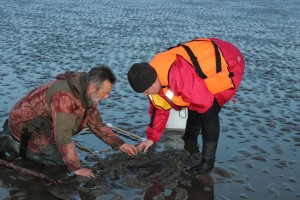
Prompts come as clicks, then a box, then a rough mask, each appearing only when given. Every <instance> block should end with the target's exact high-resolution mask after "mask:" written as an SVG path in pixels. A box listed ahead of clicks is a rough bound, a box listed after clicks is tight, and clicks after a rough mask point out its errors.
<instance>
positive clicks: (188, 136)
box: [181, 124, 200, 154]
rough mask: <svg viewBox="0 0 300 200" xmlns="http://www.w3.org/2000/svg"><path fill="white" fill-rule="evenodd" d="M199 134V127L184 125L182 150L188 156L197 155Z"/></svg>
mask: <svg viewBox="0 0 300 200" xmlns="http://www.w3.org/2000/svg"><path fill="white" fill-rule="evenodd" d="M199 132H200V126H191V125H188V124H187V125H186V128H185V133H184V135H183V136H182V137H181V138H182V139H183V141H184V149H185V150H187V151H188V152H189V153H190V154H195V153H199V145H198V141H197V138H198V135H199Z"/></svg>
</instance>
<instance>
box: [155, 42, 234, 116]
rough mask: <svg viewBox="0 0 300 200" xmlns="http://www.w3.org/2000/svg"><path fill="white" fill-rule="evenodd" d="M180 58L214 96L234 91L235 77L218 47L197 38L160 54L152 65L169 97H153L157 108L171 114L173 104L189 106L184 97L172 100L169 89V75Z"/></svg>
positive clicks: (175, 97) (176, 97)
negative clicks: (173, 64) (226, 91)
mask: <svg viewBox="0 0 300 200" xmlns="http://www.w3.org/2000/svg"><path fill="white" fill-rule="evenodd" d="M177 55H180V56H182V57H183V58H184V59H185V60H186V61H188V62H189V63H190V64H191V65H192V66H193V67H194V68H195V70H196V71H197V73H198V75H199V76H200V78H202V79H204V81H205V83H206V86H207V88H208V90H209V91H210V92H211V93H213V94H217V93H219V92H222V91H224V90H227V89H230V88H234V87H235V86H234V84H233V81H232V79H231V76H232V74H231V73H230V72H229V71H228V64H227V62H226V61H225V59H224V57H223V55H222V52H221V51H220V49H219V48H218V47H217V45H216V44H215V43H214V42H213V41H211V40H210V39H205V38H197V39H194V40H192V41H189V42H186V43H184V44H179V45H177V46H175V47H171V48H170V49H169V50H167V51H163V52H160V53H158V54H157V55H156V56H155V57H154V58H153V59H152V60H151V61H150V65H151V66H152V67H153V68H154V69H155V70H156V72H157V75H158V79H159V81H160V83H161V85H162V87H163V91H164V94H165V96H166V97H167V98H166V97H164V98H163V97H161V96H159V95H151V97H150V99H151V100H152V102H153V104H154V105H155V106H156V107H158V108H160V109H161V108H162V109H164V110H168V109H170V108H171V107H172V106H171V105H170V104H172V103H174V104H176V105H177V106H181V107H184V106H188V105H189V103H187V102H184V101H183V100H182V97H181V96H173V93H172V91H170V90H169V88H168V85H169V81H168V73H169V70H170V68H171V66H172V63H173V62H174V61H175V60H176V56H177Z"/></svg>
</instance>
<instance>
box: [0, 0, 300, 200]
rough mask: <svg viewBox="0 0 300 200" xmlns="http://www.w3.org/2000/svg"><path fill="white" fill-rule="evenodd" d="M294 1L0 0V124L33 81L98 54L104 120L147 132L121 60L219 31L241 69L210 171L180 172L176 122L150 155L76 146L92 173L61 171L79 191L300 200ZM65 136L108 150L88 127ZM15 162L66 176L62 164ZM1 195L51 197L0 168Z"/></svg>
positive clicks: (183, 157)
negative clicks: (108, 84)
mask: <svg viewBox="0 0 300 200" xmlns="http://www.w3.org/2000/svg"><path fill="white" fill-rule="evenodd" d="M299 10H300V3H299V1H298V0H290V1H280V0H271V1H268V2H267V1H258V0H249V1H238V0H225V1H209V0H201V1H198V0H139V1H134V0H115V1H109V0H85V1H82V0H79V1H75V0H51V1H49V0H46V1H41V0H29V1H22V0H13V1H11V0H1V2H0V27H1V32H0V69H1V70H0V131H2V128H1V126H2V124H3V123H4V122H5V120H6V119H7V118H8V114H9V112H10V109H11V108H12V107H13V105H14V104H15V103H16V102H17V101H18V100H19V99H20V98H22V97H23V96H24V95H25V94H26V93H28V92H29V91H30V90H32V89H34V88H35V87H37V86H39V85H41V84H43V83H46V82H48V81H51V80H53V79H54V77H55V76H56V75H57V74H59V73H63V72H65V71H66V70H71V71H85V72H87V71H89V69H90V68H91V67H94V66H97V65H99V64H104V65H107V66H109V67H110V68H111V69H112V70H113V71H114V72H115V74H116V75H117V78H118V82H117V84H116V85H115V87H114V89H113V91H112V93H111V96H110V98H109V99H108V100H105V101H103V102H102V103H101V105H99V110H100V112H101V114H102V117H103V119H104V121H105V122H106V123H112V124H114V125H115V126H117V127H120V128H122V129H125V130H127V131H130V132H132V133H134V134H136V135H139V136H141V137H145V133H144V132H145V129H146V126H147V124H148V122H149V116H148V101H147V98H146V97H144V96H143V95H142V94H137V93H135V92H134V91H133V90H132V89H131V88H130V86H129V84H128V82H127V71H128V69H129V68H130V66H131V65H132V64H133V63H135V62H144V61H150V60H151V58H152V57H153V56H154V55H155V54H156V53H158V52H160V51H163V50H166V49H167V48H169V47H171V46H175V45H177V44H179V43H182V42H185V41H189V40H192V39H194V38H196V37H217V38H220V39H223V40H227V41H229V42H232V43H233V44H234V45H236V46H237V47H238V48H239V49H240V50H241V52H242V53H243V55H244V56H245V60H246V70H245V73H244V77H243V80H242V82H241V86H240V88H239V90H238V92H237V94H236V96H235V98H236V102H235V103H234V102H233V101H230V102H228V103H227V104H226V105H225V106H224V107H223V108H222V110H221V113H220V119H221V134H220V139H219V145H218V150H217V160H216V164H215V169H214V170H213V171H212V172H211V173H209V174H205V175H201V176H198V177H196V178H191V177H189V176H186V175H185V174H184V173H182V172H183V171H184V170H185V169H186V168H188V167H189V166H191V165H193V164H195V163H197V162H199V160H198V159H199V157H198V155H197V154H194V155H190V154H189V153H188V152H187V151H186V150H184V143H183V141H182V140H181V138H180V136H181V135H183V133H184V130H171V129H168V130H166V132H165V134H164V135H163V138H162V140H161V141H160V142H158V143H157V144H156V145H155V146H154V148H153V149H151V151H150V152H149V153H147V154H145V153H143V154H140V155H138V156H136V157H135V158H129V157H127V156H125V154H122V153H120V152H118V151H104V152H102V153H97V154H92V153H89V152H86V151H84V150H81V149H78V152H79V154H80V158H81V160H82V162H83V163H84V165H85V166H87V167H90V168H92V169H93V170H94V171H95V173H96V176H97V177H96V179H93V180H87V179H83V178H80V177H77V178H73V177H71V180H70V181H71V182H72V184H74V185H76V186H77V188H78V190H79V193H80V198H81V199H101V200H106V199H113V200H116V199H118V200H119V199H124V200H137V199H145V200H148V199H180V200H181V199H182V200H183V199H189V200H194V199H195V200H198V199H207V200H213V199H215V200H236V199H241V200H248V199H249V200H252V199H255V200H257V199H264V200H269V199H280V200H281V199H289V200H297V199H300V192H299V188H300V175H299V170H300V164H299V147H300V84H299V80H300V66H299V63H300V56H299V55H300V27H299V25H300V12H299ZM116 132H117V134H118V135H120V137H122V138H123V139H124V140H125V141H126V142H128V143H131V144H135V143H138V142H139V140H137V139H134V138H132V137H128V136H126V135H125V134H122V133H121V132H119V131H116ZM74 140H76V142H78V143H79V144H81V145H84V146H86V147H89V148H91V149H93V150H97V151H102V150H106V149H109V148H110V147H109V146H107V145H106V144H104V143H103V142H102V141H100V140H98V139H97V138H96V137H95V136H94V135H93V134H92V133H90V132H89V131H83V132H81V133H80V134H79V135H77V136H76V137H75V138H74ZM198 141H199V144H200V146H201V141H202V140H201V138H200V137H199V138H198ZM15 164H18V165H20V166H23V167H27V168H31V169H34V170H36V171H39V172H41V173H44V174H48V175H51V176H53V177H55V178H61V177H66V173H65V169H64V168H63V167H57V168H56V167H55V168H53V167H45V166H40V165H36V164H34V163H31V162H24V161H22V160H16V161H15ZM66 178H68V177H66ZM210 189H213V191H208V190H210ZM0 199H31V200H35V199H39V200H40V199H44V200H48V199H49V200H50V199H56V198H55V197H54V196H53V195H51V194H50V193H49V192H48V191H47V190H46V188H45V187H44V185H43V181H40V180H37V179H35V178H32V177H30V176H27V175H24V174H20V173H17V172H15V171H13V170H10V169H6V168H5V167H2V166H0Z"/></svg>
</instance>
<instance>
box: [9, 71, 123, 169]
mask: <svg viewBox="0 0 300 200" xmlns="http://www.w3.org/2000/svg"><path fill="white" fill-rule="evenodd" d="M86 86H87V83H86V81H85V73H83V72H66V73H65V74H60V75H58V76H57V77H56V80H54V81H52V82H49V83H47V84H45V85H43V86H41V87H38V88H36V89H35V90H33V91H31V92H30V93H28V94H27V95H26V96H25V97H24V98H23V99H21V100H20V101H19V102H17V104H16V105H15V106H14V107H13V109H12V110H11V112H10V116H9V128H10V131H11V133H12V135H13V137H14V138H16V139H17V140H20V137H21V134H22V129H23V128H24V127H27V128H28V131H29V133H30V138H29V141H28V148H29V149H31V150H32V151H33V152H35V153H39V152H41V151H42V150H43V149H45V148H46V147H47V146H48V145H49V144H50V143H55V144H56V145H57V149H58V151H59V152H60V154H61V156H62V159H63V160H64V162H65V163H66V165H67V167H68V170H69V171H75V170H78V169H80V168H81V167H82V165H81V163H80V160H79V157H78V155H77V153H76V148H75V143H74V141H73V139H72V136H73V135H75V134H77V133H79V132H80V131H81V130H82V129H83V127H84V126H86V125H87V126H88V127H89V128H90V130H91V131H92V132H93V133H94V134H95V135H96V136H97V137H98V138H100V139H101V140H103V141H104V142H105V143H106V144H108V145H110V146H111V147H112V148H113V149H117V148H118V147H119V146H121V145H122V144H124V141H123V140H122V139H120V138H119V137H117V136H116V134H115V133H114V132H113V131H112V130H111V129H110V128H109V127H108V126H106V124H105V123H103V121H102V118H101V115H100V113H99V111H98V109H97V108H96V107H92V106H91V103H90V101H89V99H88V98H87V96H86Z"/></svg>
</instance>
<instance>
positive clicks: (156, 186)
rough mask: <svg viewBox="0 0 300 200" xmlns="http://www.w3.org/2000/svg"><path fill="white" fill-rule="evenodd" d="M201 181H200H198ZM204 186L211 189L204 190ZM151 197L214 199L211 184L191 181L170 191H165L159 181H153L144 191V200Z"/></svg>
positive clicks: (148, 199) (149, 199)
mask: <svg viewBox="0 0 300 200" xmlns="http://www.w3.org/2000/svg"><path fill="white" fill-rule="evenodd" d="M200 182H201V181H200ZM204 187H209V188H210V189H211V190H205V188H204ZM152 199H165V200H168V199H169V200H174V199H201V200H214V191H213V185H211V186H205V185H204V184H203V183H201V184H199V183H198V181H197V183H194V182H193V181H192V184H191V185H188V186H186V185H180V186H177V187H175V188H174V189H172V191H169V192H168V191H166V189H165V188H164V187H163V186H162V185H161V184H160V183H159V182H154V183H152V185H151V186H150V187H149V188H148V189H147V190H146V191H145V196H144V200H152Z"/></svg>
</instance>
